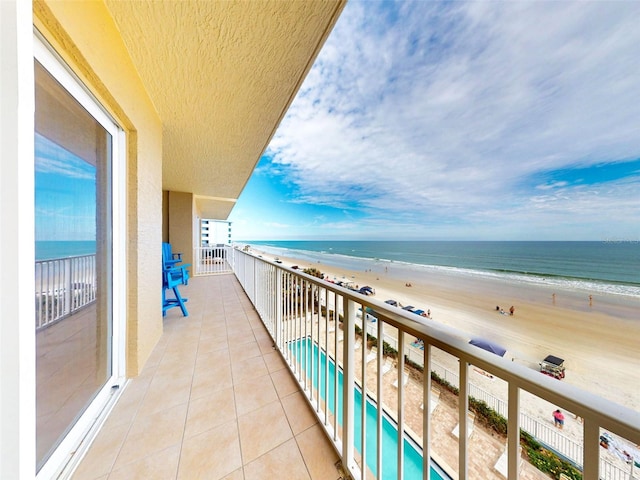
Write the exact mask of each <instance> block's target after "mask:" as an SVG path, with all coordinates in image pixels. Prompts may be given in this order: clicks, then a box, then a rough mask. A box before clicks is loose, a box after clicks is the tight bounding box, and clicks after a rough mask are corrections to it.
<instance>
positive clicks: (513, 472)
mask: <svg viewBox="0 0 640 480" xmlns="http://www.w3.org/2000/svg"><path fill="white" fill-rule="evenodd" d="M508 395H509V406H508V408H509V415H508V418H507V422H508V424H507V452H508V454H507V455H508V458H507V471H508V475H507V478H509V480H518V474H519V470H520V468H519V466H520V465H519V464H520V415H519V413H518V412H520V389H519V388H518V386H517V385H515V384H514V383H513V382H509V394H508Z"/></svg>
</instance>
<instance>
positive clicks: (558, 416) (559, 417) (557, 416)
mask: <svg viewBox="0 0 640 480" xmlns="http://www.w3.org/2000/svg"><path fill="white" fill-rule="evenodd" d="M553 423H554V425H555V426H556V427H558V428H559V429H560V430H562V428H563V427H564V415H563V414H562V412H561V411H560V409H557V410H556V411H555V412H553Z"/></svg>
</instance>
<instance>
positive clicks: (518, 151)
mask: <svg viewBox="0 0 640 480" xmlns="http://www.w3.org/2000/svg"><path fill="white" fill-rule="evenodd" d="M638 25H640V2H575V3H574V2H564V1H563V2H526V1H524V2H423V1H418V2H409V1H406V2H405V1H403V2H398V3H396V2H373V1H359V0H351V1H350V2H349V3H348V4H347V6H346V7H345V10H344V12H343V14H342V16H341V17H340V19H339V20H338V23H337V25H336V27H335V29H334V30H333V32H332V33H331V35H330V37H329V39H328V40H327V42H326V44H325V46H324V47H323V49H322V51H321V52H320V54H319V56H318V58H317V60H316V62H315V64H314V66H313V68H312V70H311V71H310V73H309V75H308V76H307V78H306V80H305V82H304V83H303V85H302V87H301V89H300V91H299V93H298V95H297V97H296V99H295V100H294V102H293V103H292V105H291V108H290V109H289V111H288V113H287V115H286V116H285V118H284V120H283V122H282V124H281V125H280V127H279V129H278V131H277V133H276V135H275V136H274V138H273V140H272V142H271V144H270V145H269V147H268V149H267V151H266V152H265V155H264V156H263V158H262V159H261V161H260V162H259V164H258V166H257V168H256V170H255V171H254V173H253V176H252V177H251V179H250V181H249V182H248V184H247V187H246V188H245V190H244V192H243V193H242V195H241V197H240V199H239V201H238V203H237V205H236V207H235V208H234V210H233V212H232V214H231V216H230V218H229V220H230V221H232V222H233V237H234V239H235V240H258V239H401V238H411V239H434V240H456V239H460V240H483V239H486V240H604V239H610V238H617V239H626V240H640V50H639V49H638V45H640V28H638Z"/></svg>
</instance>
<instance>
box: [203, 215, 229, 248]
mask: <svg viewBox="0 0 640 480" xmlns="http://www.w3.org/2000/svg"><path fill="white" fill-rule="evenodd" d="M200 245H201V246H203V247H208V246H215V245H231V222H226V221H223V220H211V219H202V220H200Z"/></svg>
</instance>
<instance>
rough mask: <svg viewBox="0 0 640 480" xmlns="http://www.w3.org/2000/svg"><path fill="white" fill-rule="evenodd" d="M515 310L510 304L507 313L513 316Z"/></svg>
mask: <svg viewBox="0 0 640 480" xmlns="http://www.w3.org/2000/svg"><path fill="white" fill-rule="evenodd" d="M515 311H516V309H515V308H514V306H513V305H511V308H510V309H509V315H511V316H512V317H513V314H514V312H515Z"/></svg>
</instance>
